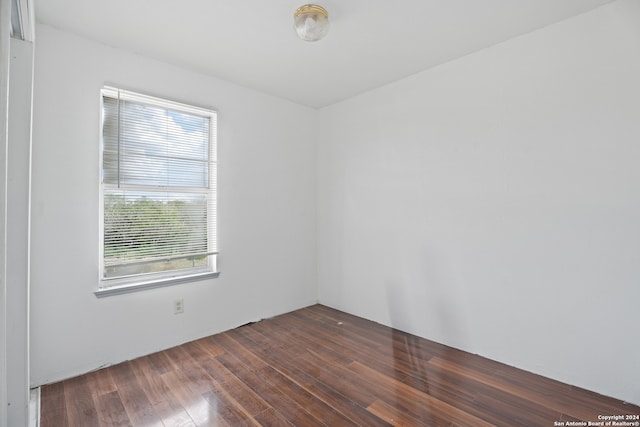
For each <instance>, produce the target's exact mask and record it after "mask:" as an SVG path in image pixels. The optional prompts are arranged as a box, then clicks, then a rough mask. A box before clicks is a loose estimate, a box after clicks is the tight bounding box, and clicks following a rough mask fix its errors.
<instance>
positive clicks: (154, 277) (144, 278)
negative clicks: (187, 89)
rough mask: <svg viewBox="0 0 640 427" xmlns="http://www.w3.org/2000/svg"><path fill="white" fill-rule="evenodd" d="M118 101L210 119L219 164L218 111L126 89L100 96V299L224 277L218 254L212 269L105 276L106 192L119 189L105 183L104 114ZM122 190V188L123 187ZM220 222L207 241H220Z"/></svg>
mask: <svg viewBox="0 0 640 427" xmlns="http://www.w3.org/2000/svg"><path fill="white" fill-rule="evenodd" d="M105 97H109V98H116V99H120V100H125V101H131V102H137V103H142V104H150V105H153V106H156V107H160V108H166V109H169V110H175V111H179V112H183V113H188V114H194V115H198V116H204V117H207V118H209V119H210V121H211V122H210V126H209V156H210V159H213V160H210V163H211V162H213V163H217V112H216V111H215V110H213V109H208V108H201V107H196V106H193V105H187V104H183V103H179V102H174V101H169V100H166V99H162V98H157V97H153V96H148V95H143V94H140V93H137V92H131V91H127V90H123V89H117V88H113V87H109V86H105V87H104V88H103V89H102V90H101V93H100V111H101V119H100V200H99V235H100V236H99V237H100V238H99V284H98V289H97V290H96V291H95V292H94V293H95V295H96V296H97V297H104V296H109V295H117V294H122V293H128V292H135V291H140V290H144V289H150V288H157V287H163V286H170V285H175V284H180V283H186V282H193V281H196V280H204V279H210V278H215V277H218V276H219V275H220V272H219V271H218V268H217V267H218V265H217V264H218V252H217V251H211V252H209V254H208V258H209V260H208V266H207V267H195V268H187V269H180V270H169V271H162V272H154V273H144V274H136V275H132V276H121V277H113V278H105V277H104V237H105V236H104V193H105V190H108V189H114V188H115V187H116V186H114V185H113V184H105V183H104V182H103V179H102V177H103V168H104V166H103V153H104V142H103V136H104V135H103V126H104V114H103V113H102V111H103V109H104V106H103V103H104V98H105ZM216 171H217V167H216V168H214V169H212V168H211V166H209V190H208V192H207V194H208V200H209V201H208V203H209V204H210V205H211V208H208V209H207V211H208V212H209V213H213V214H214V215H215V214H216V211H217V177H216ZM120 188H122V186H120ZM125 189H130V190H135V189H139V186H138V187H136V186H125ZM215 222H216V219H213V220H210V221H208V226H207V233H208V236H207V238H208V239H209V241H210V242H216V241H217V235H216V234H217V224H216V223H215Z"/></svg>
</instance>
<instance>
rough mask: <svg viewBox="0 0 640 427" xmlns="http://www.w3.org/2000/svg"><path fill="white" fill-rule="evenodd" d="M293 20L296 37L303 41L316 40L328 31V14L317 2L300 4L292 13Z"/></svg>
mask: <svg viewBox="0 0 640 427" xmlns="http://www.w3.org/2000/svg"><path fill="white" fill-rule="evenodd" d="M293 22H294V26H295V29H296V32H297V33H298V37H300V38H301V39H302V40H304V41H308V42H315V41H318V40H320V39H321V38H323V37H324V36H326V35H327V33H328V32H329V14H328V13H327V11H326V10H325V9H324V8H323V7H322V6H318V5H317V4H305V5H304V6H300V7H299V8H298V10H296V12H295V13H294V14H293Z"/></svg>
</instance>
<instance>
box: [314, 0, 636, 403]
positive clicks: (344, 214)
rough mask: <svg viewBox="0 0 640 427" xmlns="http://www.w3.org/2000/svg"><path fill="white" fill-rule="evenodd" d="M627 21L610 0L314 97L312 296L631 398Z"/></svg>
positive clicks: (628, 3)
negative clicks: (337, 93)
mask: <svg viewBox="0 0 640 427" xmlns="http://www.w3.org/2000/svg"><path fill="white" fill-rule="evenodd" d="M638 22H640V2H637V1H634V0H620V1H617V2H615V3H612V4H610V5H607V6H604V7H602V8H599V9H596V10H595V11H592V12H590V13H587V14H584V15H581V16H578V17H575V18H573V19H570V20H567V21H564V22H561V23H558V24H556V25H553V26H550V27H548V28H544V29H541V30H538V31H536V32H533V33H531V34H528V35H525V36H523V37H519V38H517V39H513V40H511V41H508V42H506V43H503V44H500V45H497V46H494V47H492V48H489V49H486V50H483V51H481V52H478V53H476V54H473V55H469V56H466V57H464V58H461V59H459V60H456V61H453V62H451V63H448V64H445V65H442V66H440V67H437V68H434V69H431V70H429V71H426V72H423V73H420V74H418V75H415V76H413V77H411V78H408V79H405V80H402V81H400V82H397V83H394V84H391V85H389V86H386V87H383V88H380V89H377V90H374V91H372V92H369V93H367V94H364V95H361V96H359V97H357V98H354V99H350V100H347V101H344V102H341V103H339V104H336V105H334V106H331V107H328V108H325V109H323V110H322V111H321V113H320V120H321V123H322V124H323V126H324V127H325V129H326V135H325V137H324V139H323V140H322V143H321V144H319V157H318V165H319V172H318V178H319V179H318V219H319V227H318V236H319V237H318V254H319V257H318V272H319V273H318V280H319V297H320V302H321V303H323V304H327V305H330V306H333V307H337V308H339V309H342V310H345V311H348V312H350V313H354V314H357V315H361V316H364V317H366V318H369V319H372V320H375V321H378V322H381V323H384V324H387V325H392V326H394V327H397V328H400V329H403V330H405V331H409V332H412V333H415V334H417V335H420V336H423V337H426V338H429V339H432V340H435V341H438V342H441V343H444V344H448V345H451V346H454V347H457V348H461V349H464V350H468V351H470V352H472V353H479V354H481V355H484V356H487V357H489V358H492V359H496V360H499V361H502V362H505V363H507V364H510V365H515V366H518V367H521V368H523V369H526V370H529V371H533V372H536V373H540V374H543V375H546V376H550V377H552V378H556V379H559V380H561V381H564V382H567V383H570V384H573V385H578V386H582V387H586V388H588V389H592V390H595V391H597V392H600V393H603V394H605V395H611V396H614V397H617V398H621V399H626V400H628V401H632V402H635V403H640V370H639V369H638V361H639V360H640V328H639V326H640V318H639V317H638V313H639V312H640V308H639V306H638V301H640V220H639V219H640V191H639V188H638V184H639V183H640V79H639V78H638V76H640V26H639V25H638ZM434 42H436V41H434ZM423 48H424V49H428V46H424V47H422V46H416V54H417V55H419V54H420V51H421V49H423Z"/></svg>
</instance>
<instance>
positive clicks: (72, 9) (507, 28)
mask: <svg viewBox="0 0 640 427" xmlns="http://www.w3.org/2000/svg"><path fill="white" fill-rule="evenodd" d="M611 1H612V0H401V1H400V0H396V1H391V0H318V4H320V5H322V6H324V7H325V8H326V9H327V11H328V12H329V19H330V21H331V30H330V31H329V34H328V35H327V37H326V38H324V39H323V40H321V41H319V42H315V43H309V42H304V41H302V40H299V39H298V38H297V36H296V34H295V31H294V30H293V12H294V11H295V10H296V8H297V7H299V6H301V5H302V4H304V3H305V2H304V1H300V0H101V1H97V0H39V1H36V2H35V3H36V20H37V22H40V23H45V24H49V25H51V26H53V27H56V28H59V29H63V30H67V31H70V32H73V33H76V34H79V35H83V36H86V37H88V38H91V39H94V40H97V41H100V42H102V43H105V44H107V45H110V46H113V47H118V48H122V49H125V50H128V51H132V52H136V53H139V54H142V55H145V56H149V57H152V58H156V59H159V60H162V61H165V62H169V63H173V64H177V65H180V66H183V67H186V68H189V69H193V70H196V71H200V72H202V73H206V74H209V75H212V76H216V77H219V78H222V79H225V80H228V81H231V82H234V83H237V84H240V85H243V86H246V87H250V88H253V89H257V90H260V91H263V92H266V93H269V94H272V95H276V96H279V97H282V98H286V99H289V100H291V101H294V102H297V103H300V104H303V105H308V106H311V107H316V108H318V107H323V106H326V105H329V104H332V103H335V102H337V101H340V100H342V99H346V98H349V97H351V96H354V95H356V94H359V93H362V92H365V91H367V90H370V89H373V88H375V87H378V86H381V85H384V84H386V83H390V82H393V81H395V80H399V79H401V78H403V77H406V76H409V75H411V74H414V73H417V72H419V71H422V70H425V69H428V68H430V67H433V66H436V65H438V64H441V63H443V62H446V61H449V60H452V59H455V58H458V57H460V56H463V55H466V54H469V53H471V52H475V51H478V50H480V49H483V48H486V47H488V46H491V45H493V44H496V43H499V42H502V41H505V40H507V39H510V38H512V37H515V36H518V35H520V34H524V33H527V32H529V31H532V30H535V29H537V28H540V27H544V26H546V25H549V24H552V23H554V22H558V21H560V20H563V19H566V18H569V17H571V16H575V15H577V14H580V13H583V12H586V11H588V10H591V9H593V8H595V7H598V6H600V5H602V4H605V3H609V2H611ZM36 36H37V35H36Z"/></svg>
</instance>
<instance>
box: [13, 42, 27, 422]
mask: <svg viewBox="0 0 640 427" xmlns="http://www.w3.org/2000/svg"><path fill="white" fill-rule="evenodd" d="M32 87H33V43H31V42H29V41H23V40H18V39H14V38H12V39H11V68H10V75H9V144H8V149H7V158H8V162H7V230H6V233H7V248H8V251H7V255H6V257H7V258H6V259H7V266H6V275H7V276H6V277H7V294H6V295H7V301H8V304H7V322H6V325H7V356H6V357H7V358H6V363H7V366H8V369H7V379H8V381H7V384H8V398H9V402H8V404H9V406H8V425H11V426H23V425H24V426H26V425H27V424H28V409H29V179H30V172H31V167H30V166H31V96H32Z"/></svg>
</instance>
